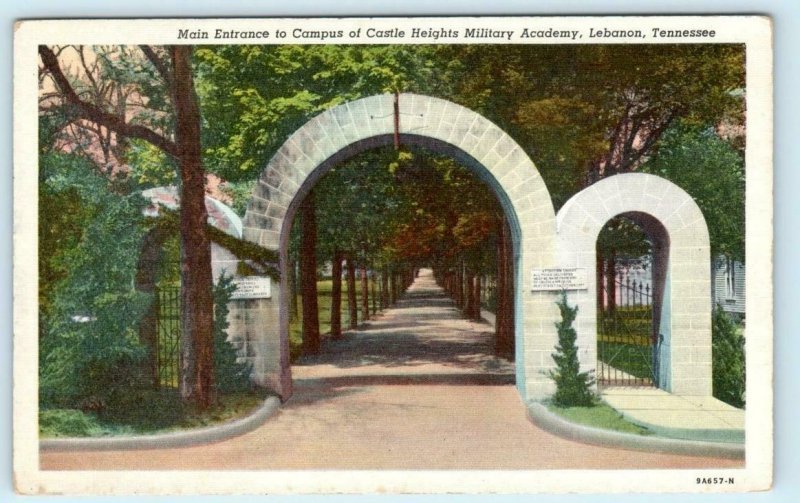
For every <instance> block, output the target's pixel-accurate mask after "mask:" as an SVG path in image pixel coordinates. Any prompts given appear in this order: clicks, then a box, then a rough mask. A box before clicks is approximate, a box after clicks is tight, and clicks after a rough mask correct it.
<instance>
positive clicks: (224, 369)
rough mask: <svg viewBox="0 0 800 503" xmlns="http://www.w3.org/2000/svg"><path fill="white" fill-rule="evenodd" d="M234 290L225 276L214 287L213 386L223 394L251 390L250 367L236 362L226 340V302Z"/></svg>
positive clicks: (232, 350)
mask: <svg viewBox="0 0 800 503" xmlns="http://www.w3.org/2000/svg"><path fill="white" fill-rule="evenodd" d="M235 290H236V286H235V285H234V284H233V280H232V279H231V278H229V277H225V276H223V277H221V278H220V279H219V282H218V283H217V284H216V285H215V287H214V385H215V386H216V389H217V391H218V392H219V393H223V394H230V393H235V392H239V391H245V390H248V389H250V388H251V384H250V373H251V365H250V364H249V363H241V362H239V361H238V354H237V352H236V349H235V348H234V347H233V346H232V345H231V343H230V342H228V340H227V339H228V333H227V330H228V326H229V324H228V302H230V299H231V295H232V294H233V292H234V291H235Z"/></svg>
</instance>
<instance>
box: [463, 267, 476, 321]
mask: <svg viewBox="0 0 800 503" xmlns="http://www.w3.org/2000/svg"><path fill="white" fill-rule="evenodd" d="M474 281H475V276H474V275H473V273H472V270H471V269H467V270H466V271H465V272H464V286H465V287H466V288H464V309H463V313H464V316H465V317H466V318H468V319H470V318H472V313H473V311H474V309H475V307H474V306H473V302H474V300H475V297H474V295H473V292H472V286H473V283H474Z"/></svg>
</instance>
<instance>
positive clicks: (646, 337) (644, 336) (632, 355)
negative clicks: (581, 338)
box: [597, 306, 652, 379]
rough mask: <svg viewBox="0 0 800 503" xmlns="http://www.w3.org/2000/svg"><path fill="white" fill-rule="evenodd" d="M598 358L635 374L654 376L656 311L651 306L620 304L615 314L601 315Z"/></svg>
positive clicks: (635, 375) (638, 375)
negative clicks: (653, 342)
mask: <svg viewBox="0 0 800 503" xmlns="http://www.w3.org/2000/svg"><path fill="white" fill-rule="evenodd" d="M597 321H598V329H599V331H598V335H597V357H598V359H599V360H600V361H603V362H605V363H606V364H608V365H610V366H612V367H614V368H616V369H619V370H621V371H623V372H625V373H627V374H630V375H632V376H634V377H638V378H642V379H649V378H651V377H652V375H651V374H652V361H651V360H652V349H651V343H650V337H651V331H652V310H651V308H650V307H649V306H618V307H617V309H616V311H615V312H614V314H613V316H612V315H608V314H602V313H601V314H600V316H599V317H598V320H597Z"/></svg>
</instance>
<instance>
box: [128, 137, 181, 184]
mask: <svg viewBox="0 0 800 503" xmlns="http://www.w3.org/2000/svg"><path fill="white" fill-rule="evenodd" d="M125 161H126V162H127V164H128V165H129V166H130V167H131V172H130V174H129V176H130V177H131V178H132V179H133V180H134V181H135V183H136V184H138V186H139V187H140V188H142V189H149V188H152V187H163V186H167V185H175V184H176V183H177V181H178V167H177V165H176V163H175V159H173V158H172V157H171V156H168V155H167V154H165V153H164V151H163V150H161V149H160V148H158V147H156V146H154V145H153V144H152V143H148V142H146V141H144V140H139V139H135V138H134V139H131V140H128V149H127V151H126V154H125Z"/></svg>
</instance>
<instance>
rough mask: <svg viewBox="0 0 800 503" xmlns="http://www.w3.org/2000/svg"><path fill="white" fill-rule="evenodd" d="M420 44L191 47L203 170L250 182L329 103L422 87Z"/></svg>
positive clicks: (427, 66)
mask: <svg viewBox="0 0 800 503" xmlns="http://www.w3.org/2000/svg"><path fill="white" fill-rule="evenodd" d="M431 52H432V49H431V48H430V47H426V46H401V45H394V46H353V45H350V46H335V45H303V46H298V45H275V46H252V45H251V46H233V45H228V46H206V47H198V48H197V49H196V50H195V63H196V71H197V79H196V83H197V90H198V95H199V96H200V102H201V110H202V114H203V121H204V122H203V145H204V146H205V151H204V156H205V162H206V165H207V166H208V169H209V170H210V171H211V172H214V173H216V174H218V175H220V176H221V177H223V178H224V179H225V180H228V181H231V182H238V181H242V180H252V179H254V178H255V177H256V176H258V174H259V172H260V171H261V170H262V169H263V167H264V166H266V163H267V161H268V160H269V158H270V157H271V156H272V155H274V153H275V151H276V150H277V149H278V147H280V145H281V144H282V143H283V142H284V141H285V140H286V138H288V137H289V135H291V134H292V133H293V132H294V131H295V130H296V129H297V128H299V127H300V126H301V125H302V124H303V123H305V122H306V121H307V120H309V119H310V118H312V117H313V116H314V115H316V114H318V113H320V112H322V111H324V110H327V109H328V108H331V107H333V106H336V105H338V104H341V103H344V102H346V101H351V100H354V99H357V98H360V97H364V96H371V95H373V94H381V93H386V92H394V91H397V90H400V91H413V90H418V91H420V90H424V86H425V85H426V83H428V82H430V81H431V80H432V79H433V76H434V75H435V73H434V63H433V61H431V59H430V57H429V54H430V53H431Z"/></svg>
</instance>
